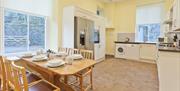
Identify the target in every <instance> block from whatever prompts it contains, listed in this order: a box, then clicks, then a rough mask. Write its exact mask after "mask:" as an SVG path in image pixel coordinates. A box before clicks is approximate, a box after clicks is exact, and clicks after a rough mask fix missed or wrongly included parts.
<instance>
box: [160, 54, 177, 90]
mask: <svg viewBox="0 0 180 91" xmlns="http://www.w3.org/2000/svg"><path fill="white" fill-rule="evenodd" d="M157 67H158V76H159V91H180V52H168V51H159V52H158V60H157Z"/></svg>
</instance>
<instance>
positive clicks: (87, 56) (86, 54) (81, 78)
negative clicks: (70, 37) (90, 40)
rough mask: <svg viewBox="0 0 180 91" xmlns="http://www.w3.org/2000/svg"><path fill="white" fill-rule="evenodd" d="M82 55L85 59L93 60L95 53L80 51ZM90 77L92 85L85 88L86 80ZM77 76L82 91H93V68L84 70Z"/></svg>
mask: <svg viewBox="0 0 180 91" xmlns="http://www.w3.org/2000/svg"><path fill="white" fill-rule="evenodd" d="M80 53H81V55H82V56H83V57H84V58H85V59H93V51H91V50H80ZM87 75H90V84H89V85H88V86H86V87H84V86H83V85H84V78H85V77H86V76H87ZM75 76H76V77H77V78H79V83H80V84H79V87H80V89H81V91H87V90H88V89H89V88H91V89H93V78H92V76H93V74H92V67H90V68H88V69H85V70H83V71H82V72H79V73H77V74H75Z"/></svg>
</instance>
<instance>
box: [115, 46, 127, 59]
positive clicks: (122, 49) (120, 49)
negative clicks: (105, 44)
mask: <svg viewBox="0 0 180 91" xmlns="http://www.w3.org/2000/svg"><path fill="white" fill-rule="evenodd" d="M126 50H127V46H126V44H116V49H115V58H126Z"/></svg>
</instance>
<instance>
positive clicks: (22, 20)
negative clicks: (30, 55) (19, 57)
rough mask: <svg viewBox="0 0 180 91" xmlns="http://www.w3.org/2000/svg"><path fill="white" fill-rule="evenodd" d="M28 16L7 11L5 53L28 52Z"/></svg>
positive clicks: (5, 19)
mask: <svg viewBox="0 0 180 91" xmlns="http://www.w3.org/2000/svg"><path fill="white" fill-rule="evenodd" d="M27 27H28V23H27V15H26V14H22V13H18V12H13V11H10V10H5V16H4V47H5V53H13V52H23V51H27V44H28V42H27V31H28V29H27Z"/></svg>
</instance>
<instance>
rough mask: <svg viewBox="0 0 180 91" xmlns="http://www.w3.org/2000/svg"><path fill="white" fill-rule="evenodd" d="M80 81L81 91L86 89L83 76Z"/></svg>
mask: <svg viewBox="0 0 180 91" xmlns="http://www.w3.org/2000/svg"><path fill="white" fill-rule="evenodd" d="M79 81H80V89H81V91H84V89H83V77H80V78H79Z"/></svg>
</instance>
